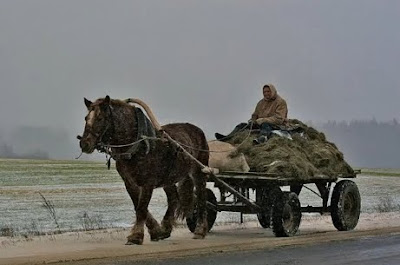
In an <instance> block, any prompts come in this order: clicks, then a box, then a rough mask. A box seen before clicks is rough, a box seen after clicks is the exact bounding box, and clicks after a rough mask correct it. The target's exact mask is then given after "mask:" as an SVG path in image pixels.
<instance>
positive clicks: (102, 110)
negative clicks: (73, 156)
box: [77, 96, 112, 154]
mask: <svg viewBox="0 0 400 265" xmlns="http://www.w3.org/2000/svg"><path fill="white" fill-rule="evenodd" d="M84 100H85V105H86V107H87V109H88V114H87V115H86V117H85V121H86V124H85V131H84V132H83V136H79V135H78V137H77V138H78V140H80V141H79V145H80V147H81V149H82V152H84V153H88V154H90V153H92V152H93V151H94V150H95V149H96V147H97V145H98V144H99V143H101V142H103V143H104V141H106V140H107V139H105V138H106V137H109V135H108V134H109V133H110V131H111V129H112V128H111V127H112V117H111V116H112V107H111V105H110V104H111V99H110V97H109V96H106V97H105V98H104V99H103V98H101V99H98V100H96V101H95V102H91V101H90V100H87V99H86V98H85V99H84Z"/></svg>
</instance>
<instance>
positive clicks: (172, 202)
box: [160, 185, 179, 239]
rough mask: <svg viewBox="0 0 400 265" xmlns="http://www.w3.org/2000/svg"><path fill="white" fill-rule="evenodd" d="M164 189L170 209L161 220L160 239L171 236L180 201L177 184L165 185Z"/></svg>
mask: <svg viewBox="0 0 400 265" xmlns="http://www.w3.org/2000/svg"><path fill="white" fill-rule="evenodd" d="M164 191H165V193H166V194H167V200H168V209H167V211H166V213H165V215H164V218H163V220H162V222H161V229H162V234H161V237H160V239H164V238H168V237H170V236H171V232H172V228H173V226H174V224H175V213H176V210H177V207H178V202H179V197H178V192H177V189H176V186H175V185H172V186H168V187H164Z"/></svg>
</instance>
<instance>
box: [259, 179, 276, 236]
mask: <svg viewBox="0 0 400 265" xmlns="http://www.w3.org/2000/svg"><path fill="white" fill-rule="evenodd" d="M281 193H282V191H281V189H280V188H279V187H278V186H271V187H268V188H257V189H256V203H257V205H259V206H261V208H262V212H260V213H257V218H258V221H259V222H260V225H261V226H262V227H263V228H270V227H271V216H272V207H273V203H274V201H275V198H276V197H277V196H281Z"/></svg>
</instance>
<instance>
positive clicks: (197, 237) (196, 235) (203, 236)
mask: <svg viewBox="0 0 400 265" xmlns="http://www.w3.org/2000/svg"><path fill="white" fill-rule="evenodd" d="M205 237H206V236H205V235H200V234H194V236H193V239H204V238H205Z"/></svg>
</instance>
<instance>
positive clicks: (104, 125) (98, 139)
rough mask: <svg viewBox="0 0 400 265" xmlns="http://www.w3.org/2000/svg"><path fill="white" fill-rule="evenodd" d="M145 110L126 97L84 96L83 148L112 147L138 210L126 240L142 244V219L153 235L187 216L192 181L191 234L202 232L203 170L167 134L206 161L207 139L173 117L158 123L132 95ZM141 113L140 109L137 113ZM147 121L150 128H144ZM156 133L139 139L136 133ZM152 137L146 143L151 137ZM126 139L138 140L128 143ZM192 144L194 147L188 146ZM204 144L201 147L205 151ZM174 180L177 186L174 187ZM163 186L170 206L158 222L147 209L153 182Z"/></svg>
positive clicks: (158, 236) (198, 235) (159, 234)
mask: <svg viewBox="0 0 400 265" xmlns="http://www.w3.org/2000/svg"><path fill="white" fill-rule="evenodd" d="M135 103H139V104H141V105H142V107H143V108H144V109H145V110H146V112H147V114H148V116H149V117H150V120H151V123H150V122H146V121H148V119H147V117H145V116H144V115H140V112H138V111H137V110H138V109H139V108H136V107H134V106H132V105H130V104H129V103H128V101H121V100H114V99H112V100H111V99H110V97H109V96H106V97H105V98H100V99H97V100H96V101H95V102H91V101H89V100H87V99H86V98H85V105H86V107H87V109H88V114H87V116H86V117H85V120H86V125H85V131H84V133H83V136H82V137H81V136H78V139H80V147H81V149H82V152H85V153H92V152H93V151H94V150H95V149H98V150H100V151H107V152H110V154H111V157H113V159H114V160H116V168H117V171H118V173H119V174H120V176H121V177H122V179H123V180H124V182H125V186H126V189H127V191H128V193H129V195H130V197H131V199H132V201H133V204H134V206H135V210H136V222H135V224H134V226H133V228H132V230H131V233H130V235H129V236H128V242H127V244H142V243H143V237H144V224H146V226H147V228H148V231H149V234H150V238H151V240H154V241H157V240H159V239H164V238H167V237H169V236H170V234H171V231H172V227H173V224H174V221H175V218H176V217H177V216H181V217H187V216H190V215H191V213H192V211H193V204H194V187H195V188H196V189H195V192H196V202H197V206H198V214H199V215H198V216H199V218H198V222H197V225H196V230H195V232H194V238H204V237H205V235H206V233H207V231H208V229H207V216H206V215H207V212H206V177H207V176H206V174H205V173H203V172H202V170H201V167H200V166H199V164H198V163H196V162H195V161H194V160H193V159H191V158H189V157H188V156H187V155H186V154H185V152H183V150H182V149H180V148H179V147H177V146H176V145H175V144H173V143H172V142H171V141H169V140H168V138H167V137H162V135H163V133H166V134H167V135H168V136H169V137H171V138H172V139H174V140H176V141H177V142H179V143H181V144H182V145H183V146H185V150H186V151H187V152H189V153H190V154H191V155H192V156H193V157H194V158H196V159H197V160H198V162H201V163H203V164H204V165H208V152H207V150H208V145H207V141H206V138H205V136H204V133H203V131H202V130H201V129H200V128H198V127H196V126H194V125H192V124H189V123H174V124H167V125H165V126H162V127H160V126H159V124H158V122H157V121H156V119H155V118H154V115H153V114H152V112H151V110H150V109H149V108H148V106H147V105H145V104H144V103H143V102H141V101H140V100H137V101H135ZM138 113H139V114H138ZM143 124H147V126H148V125H149V124H150V127H151V128H150V129H151V130H149V129H148V128H145V129H144V128H143V127H144V125H143ZM153 126H154V127H156V129H157V130H159V131H158V135H159V136H161V137H158V138H155V137H153V138H148V139H151V140H146V141H140V140H138V139H140V136H142V135H144V136H154V135H155V134H154V133H152V131H153V132H154V129H153ZM149 142H150V143H149ZM129 143H136V144H135V145H130V144H129ZM189 147H192V148H189ZM203 150H204V151H203ZM176 184H177V185H178V189H177V187H176ZM158 187H162V188H163V189H164V191H165V193H166V194H167V200H168V208H167V211H166V213H165V216H164V218H163V220H162V222H161V226H160V225H159V224H158V222H157V221H156V220H155V219H154V218H153V216H152V215H151V214H150V212H149V211H148V205H149V202H150V199H151V196H152V193H153V189H154V188H158Z"/></svg>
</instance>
